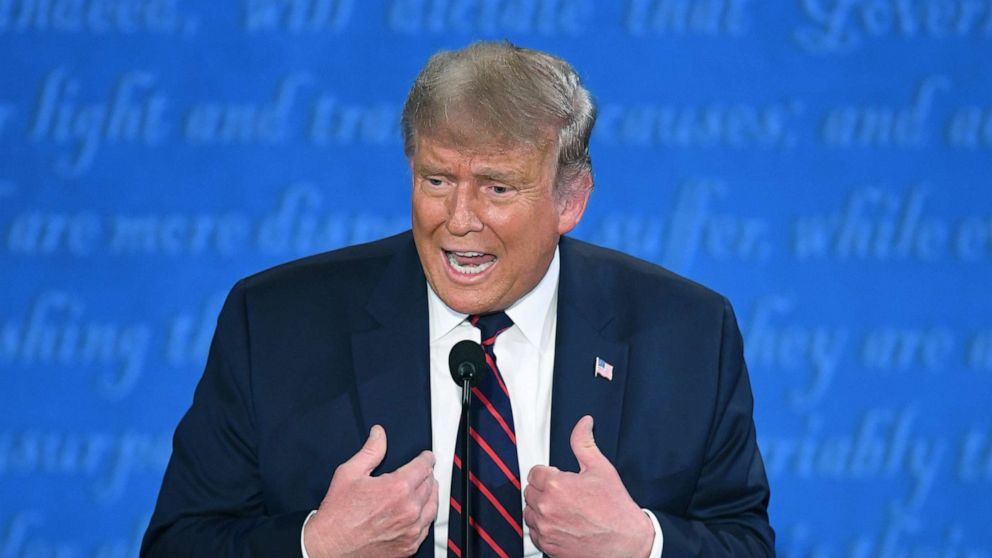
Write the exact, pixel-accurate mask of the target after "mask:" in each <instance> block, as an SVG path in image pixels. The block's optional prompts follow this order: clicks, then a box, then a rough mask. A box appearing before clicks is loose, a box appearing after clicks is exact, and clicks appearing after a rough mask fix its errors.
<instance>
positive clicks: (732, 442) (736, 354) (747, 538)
mask: <svg viewBox="0 0 992 558" xmlns="http://www.w3.org/2000/svg"><path fill="white" fill-rule="evenodd" d="M716 397H717V404H716V406H715V414H714V417H713V420H712V426H711V429H710V432H709V437H708V442H707V444H706V454H705V457H704V463H703V467H702V469H701V471H700V474H699V477H698V479H697V481H696V487H695V490H694V491H693V495H692V498H691V501H690V504H689V507H688V509H687V512H686V513H685V514H684V515H680V516H676V515H673V514H669V513H664V512H660V511H654V510H652V511H654V513H655V515H656V516H657V518H658V522H659V524H660V525H661V531H662V534H663V537H664V545H663V548H662V558H679V557H682V556H705V557H718V556H727V557H735V558H740V557H746V556H774V555H775V533H774V532H773V531H772V528H771V526H770V525H769V522H768V511H767V510H768V499H769V488H768V480H767V478H766V476H765V467H764V463H763V462H762V460H761V454H760V452H759V451H758V445H757V442H756V440H755V428H754V419H753V418H752V409H753V406H754V403H753V399H752V395H751V385H750V382H749V380H748V375H747V366H746V365H745V363H744V351H743V342H742V339H741V334H740V330H739V329H738V327H737V320H736V318H735V317H734V313H733V310H732V309H731V307H730V304H729V303H728V302H726V301H724V313H723V325H722V332H721V342H720V359H719V378H718V389H717V394H716Z"/></svg>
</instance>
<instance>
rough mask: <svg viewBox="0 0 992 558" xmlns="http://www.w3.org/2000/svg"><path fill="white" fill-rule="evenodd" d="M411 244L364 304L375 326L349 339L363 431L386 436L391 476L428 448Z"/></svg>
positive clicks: (417, 281) (420, 318) (420, 315)
mask: <svg viewBox="0 0 992 558" xmlns="http://www.w3.org/2000/svg"><path fill="white" fill-rule="evenodd" d="M426 285H427V283H426V281H425V280H424V274H423V271H422V270H421V267H420V262H419V260H418V259H417V252H416V250H415V249H414V246H413V241H412V239H411V240H410V243H409V246H408V247H405V248H404V249H401V250H399V251H397V253H396V254H395V255H394V256H393V258H392V260H391V261H390V263H389V264H388V265H387V267H386V270H385V272H384V273H383V274H382V278H381V280H380V281H379V284H378V285H377V287H376V288H375V290H374V291H373V293H372V296H371V297H370V299H369V304H368V306H367V310H368V312H369V314H370V315H371V316H372V318H373V320H374V322H373V323H371V324H370V327H369V328H368V329H366V330H364V331H358V332H355V333H353V334H352V340H351V343H352V354H353V358H354V367H355V378H356V383H357V390H358V398H359V409H360V414H361V420H362V421H363V423H364V428H365V429H366V430H368V429H369V428H371V427H372V425H374V424H381V425H382V427H383V428H385V430H386V436H387V438H386V440H387V444H388V449H387V451H386V458H385V459H384V460H383V462H382V464H381V465H380V466H379V468H378V469H376V471H375V474H379V473H382V472H391V471H394V470H396V469H397V468H398V467H400V466H402V465H403V464H404V463H406V462H408V461H409V460H410V459H412V458H414V457H415V456H416V455H417V454H418V453H420V452H421V451H423V450H425V449H430V447H431V398H430V363H429V359H430V345H429V339H428V318H427V291H426V288H427V287H426Z"/></svg>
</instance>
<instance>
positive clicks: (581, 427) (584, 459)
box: [569, 415, 606, 473]
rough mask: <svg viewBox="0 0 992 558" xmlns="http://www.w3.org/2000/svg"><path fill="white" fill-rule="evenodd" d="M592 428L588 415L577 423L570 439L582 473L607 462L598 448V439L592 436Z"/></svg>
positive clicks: (591, 421) (590, 418)
mask: <svg viewBox="0 0 992 558" xmlns="http://www.w3.org/2000/svg"><path fill="white" fill-rule="evenodd" d="M592 426H593V420H592V417H591V416H589V415H586V416H584V417H582V418H580V419H579V422H577V423H575V428H573V429H572V437H571V438H570V439H569V444H570V445H571V446H572V453H574V454H575V459H576V460H577V461H578V462H579V472H580V473H581V472H583V471H585V470H586V469H588V468H590V467H596V466H597V465H600V464H602V463H603V461H605V460H606V458H605V457H604V456H603V454H602V452H600V451H599V447H598V446H596V439H595V438H594V437H593V435H592Z"/></svg>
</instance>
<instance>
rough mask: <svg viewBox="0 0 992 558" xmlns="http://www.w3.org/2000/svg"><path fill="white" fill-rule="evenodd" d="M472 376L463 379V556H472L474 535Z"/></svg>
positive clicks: (466, 557) (467, 557)
mask: <svg viewBox="0 0 992 558" xmlns="http://www.w3.org/2000/svg"><path fill="white" fill-rule="evenodd" d="M471 378H472V377H471V376H465V379H464V380H463V381H462V423H463V424H464V425H465V433H464V438H462V447H463V448H465V452H464V453H463V454H462V496H463V498H462V500H464V501H463V502H462V558H472V554H473V552H472V549H473V548H475V547H474V546H473V544H472V542H473V541H472V539H474V538H475V537H474V536H473V535H474V533H472V529H471V526H470V525H469V518H470V517H472V492H471V491H470V490H469V480H468V475H469V471H471V470H472V469H471V463H472V457H471V455H472V451H471V445H470V442H471V438H472V436H471V435H470V431H471V424H472V423H470V422H469V409H471V408H472V379H471Z"/></svg>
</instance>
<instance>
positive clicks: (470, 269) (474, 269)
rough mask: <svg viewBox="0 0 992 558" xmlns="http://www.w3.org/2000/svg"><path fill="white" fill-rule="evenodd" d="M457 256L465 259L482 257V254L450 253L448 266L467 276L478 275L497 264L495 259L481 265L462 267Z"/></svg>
mask: <svg viewBox="0 0 992 558" xmlns="http://www.w3.org/2000/svg"><path fill="white" fill-rule="evenodd" d="M456 254H457V255H459V256H463V257H471V256H481V255H482V254H481V253H479V252H448V264H449V265H451V267H453V268H455V271H457V272H458V273H464V274H466V275H478V274H479V273H482V272H483V271H485V270H487V269H489V268H490V267H492V266H493V264H494V263H496V260H495V259H494V260H490V261H488V262H485V263H481V264H479V265H462V264H460V263H458V260H456V259H455V255H456Z"/></svg>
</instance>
